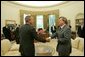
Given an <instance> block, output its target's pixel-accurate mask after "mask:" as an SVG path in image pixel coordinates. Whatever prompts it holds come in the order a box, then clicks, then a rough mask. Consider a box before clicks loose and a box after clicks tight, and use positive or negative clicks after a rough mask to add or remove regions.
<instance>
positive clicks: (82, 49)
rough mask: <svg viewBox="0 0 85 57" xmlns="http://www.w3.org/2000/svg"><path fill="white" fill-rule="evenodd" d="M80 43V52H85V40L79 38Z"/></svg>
mask: <svg viewBox="0 0 85 57" xmlns="http://www.w3.org/2000/svg"><path fill="white" fill-rule="evenodd" d="M79 39H80V41H79V47H78V50H80V51H82V52H84V39H83V38H79Z"/></svg>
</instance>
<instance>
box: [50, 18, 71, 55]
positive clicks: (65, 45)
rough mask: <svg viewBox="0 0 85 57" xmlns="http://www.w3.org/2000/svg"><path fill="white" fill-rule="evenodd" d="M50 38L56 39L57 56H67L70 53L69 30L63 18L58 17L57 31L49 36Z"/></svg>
mask: <svg viewBox="0 0 85 57" xmlns="http://www.w3.org/2000/svg"><path fill="white" fill-rule="evenodd" d="M51 37H52V38H54V37H57V39H58V45H57V48H56V50H57V52H58V54H59V56H69V55H70V53H71V50H72V49H71V29H70V27H69V26H68V25H67V19H66V18H65V17H60V18H59V20H58V29H57V32H56V33H55V34H53V35H52V36H51Z"/></svg>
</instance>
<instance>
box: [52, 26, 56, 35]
mask: <svg viewBox="0 0 85 57" xmlns="http://www.w3.org/2000/svg"><path fill="white" fill-rule="evenodd" d="M51 32H52V34H54V33H55V32H56V26H55V25H53V26H51Z"/></svg>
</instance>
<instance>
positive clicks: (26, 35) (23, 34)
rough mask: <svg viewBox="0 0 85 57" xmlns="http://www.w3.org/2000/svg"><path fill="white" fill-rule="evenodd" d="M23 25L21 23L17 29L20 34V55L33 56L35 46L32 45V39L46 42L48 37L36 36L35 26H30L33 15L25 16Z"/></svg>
mask: <svg viewBox="0 0 85 57" xmlns="http://www.w3.org/2000/svg"><path fill="white" fill-rule="evenodd" d="M25 22H26V24H25V25H22V26H21V27H20V30H19V35H20V48H19V51H20V52H21V55H22V56H34V55H35V47H34V39H35V40H38V41H41V42H46V41H48V39H43V38H38V36H37V33H36V30H35V28H34V27H33V26H32V24H33V17H32V16H26V18H25Z"/></svg>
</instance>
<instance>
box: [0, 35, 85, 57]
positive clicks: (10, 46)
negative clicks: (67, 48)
mask: <svg viewBox="0 0 85 57" xmlns="http://www.w3.org/2000/svg"><path fill="white" fill-rule="evenodd" d="M71 43H72V53H71V54H70V56H84V38H80V37H76V38H75V39H74V40H73V39H71ZM37 46H42V47H43V46H49V48H50V47H51V48H52V49H53V51H52V56H58V52H56V46H57V39H51V41H50V42H46V43H42V42H37V43H35V48H37ZM43 48H45V47H43ZM35 50H36V49H35ZM35 53H36V52H35ZM40 53H41V52H40ZM1 56H21V55H20V52H19V44H16V42H14V43H11V42H10V41H9V40H7V39H3V40H1ZM36 56H37V55H36ZM43 56H44V55H43ZM45 56H46V54H45ZM47 56H48V55H47Z"/></svg>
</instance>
